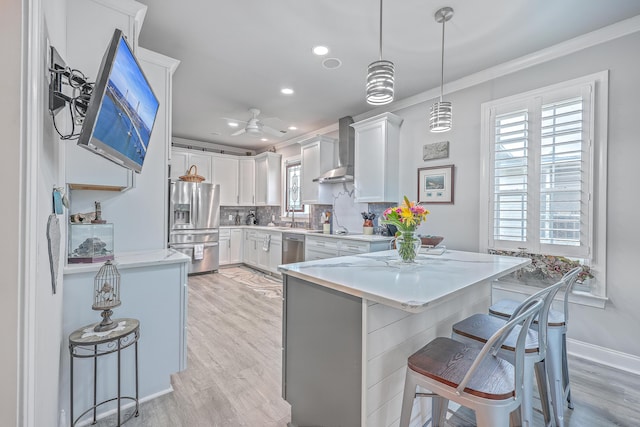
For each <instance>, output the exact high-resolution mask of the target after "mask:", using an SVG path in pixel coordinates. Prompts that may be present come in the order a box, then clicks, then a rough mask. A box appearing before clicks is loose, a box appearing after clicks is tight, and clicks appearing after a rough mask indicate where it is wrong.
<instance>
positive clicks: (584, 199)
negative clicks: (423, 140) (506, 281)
mask: <svg viewBox="0 0 640 427" xmlns="http://www.w3.org/2000/svg"><path fill="white" fill-rule="evenodd" d="M607 99H608V72H607V71H603V72H600V73H596V74H592V75H589V76H585V77H581V78H577V79H574V80H571V81H568V82H564V83H559V84H555V85H553V86H549V87H546V88H541V89H536V90H532V91H529V92H526V93H523V94H519V95H514V96H509V97H506V98H502V99H497V100H493V101H490V102H486V103H484V104H482V108H481V114H482V120H481V143H482V145H481V155H480V157H481V168H480V171H481V172H480V173H481V177H480V178H481V185H480V214H479V226H480V249H481V250H483V251H496V252H498V253H505V254H514V252H515V253H516V254H518V253H526V254H527V255H528V256H537V257H538V258H539V259H544V260H547V261H549V260H554V259H560V258H558V257H564V259H569V260H572V262H573V261H577V262H578V263H580V264H582V265H585V266H588V267H589V269H590V272H591V274H592V277H590V278H589V280H590V282H589V285H588V286H587V288H584V289H581V292H583V294H584V295H587V294H588V295H589V297H594V298H595V299H594V300H589V301H590V302H589V303H587V304H589V305H591V304H592V302H591V301H598V302H597V303H595V302H594V303H593V305H594V306H603V301H604V300H606V286H605V283H604V279H605V277H606V211H607V209H606V208H607V194H606V189H607V171H606V165H607V115H608V111H607V109H608V106H607ZM596 165H597V167H596ZM549 262H552V261H549ZM563 262H564V261H563ZM572 298H574V299H575V298H577V297H576V296H572ZM580 298H582V297H580ZM587 299H589V298H587ZM581 301H582V302H584V301H583V300H581ZM585 303H586V302H585Z"/></svg>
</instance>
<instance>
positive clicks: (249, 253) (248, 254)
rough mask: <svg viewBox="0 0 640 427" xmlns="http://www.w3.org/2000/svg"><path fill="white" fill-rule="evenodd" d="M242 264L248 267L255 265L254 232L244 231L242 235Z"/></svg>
mask: <svg viewBox="0 0 640 427" xmlns="http://www.w3.org/2000/svg"><path fill="white" fill-rule="evenodd" d="M243 252H244V257H243V262H244V263H245V264H248V265H257V263H258V258H257V245H256V233H255V231H246V230H245V233H244V241H243Z"/></svg>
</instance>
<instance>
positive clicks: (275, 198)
mask: <svg viewBox="0 0 640 427" xmlns="http://www.w3.org/2000/svg"><path fill="white" fill-rule="evenodd" d="M255 159H256V206H279V205H280V202H281V193H282V191H281V190H282V185H281V179H282V174H281V163H282V156H281V155H280V154H276V153H262V154H258V155H257V156H256V157H255Z"/></svg>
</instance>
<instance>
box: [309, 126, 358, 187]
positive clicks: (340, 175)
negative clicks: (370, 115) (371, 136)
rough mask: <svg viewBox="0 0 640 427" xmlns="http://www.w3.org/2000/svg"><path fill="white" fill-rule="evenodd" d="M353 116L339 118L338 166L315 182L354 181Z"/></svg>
mask: <svg viewBox="0 0 640 427" xmlns="http://www.w3.org/2000/svg"><path fill="white" fill-rule="evenodd" d="M352 123H353V118H352V117H351V116H346V117H343V118H341V119H340V120H338V167H336V168H334V169H331V170H329V171H327V172H325V173H323V174H322V175H320V176H319V177H317V178H315V179H314V180H313V182H318V183H321V184H323V183H324V184H331V183H334V182H352V181H353V158H354V152H355V145H356V144H355V129H353V128H352V127H351V124H352Z"/></svg>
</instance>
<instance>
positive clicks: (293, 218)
mask: <svg viewBox="0 0 640 427" xmlns="http://www.w3.org/2000/svg"><path fill="white" fill-rule="evenodd" d="M289 211H290V212H291V224H289V227H291V228H295V226H296V222H295V215H296V211H295V210H294V209H293V206H289Z"/></svg>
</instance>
